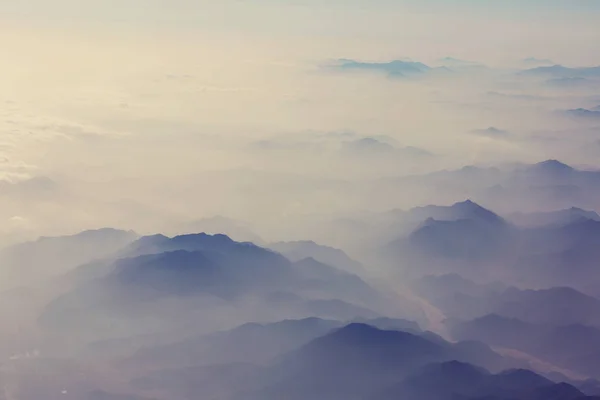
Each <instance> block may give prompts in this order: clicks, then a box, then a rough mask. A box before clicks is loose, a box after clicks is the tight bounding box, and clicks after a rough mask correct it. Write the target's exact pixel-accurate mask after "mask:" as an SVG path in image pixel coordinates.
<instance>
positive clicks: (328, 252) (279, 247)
mask: <svg viewBox="0 0 600 400" xmlns="http://www.w3.org/2000/svg"><path fill="white" fill-rule="evenodd" d="M268 247H269V248H270V249H271V250H273V251H276V252H278V253H281V254H282V255H284V256H285V257H286V258H287V259H289V260H291V261H300V260H302V259H304V258H313V259H315V260H317V261H319V262H321V263H323V264H328V265H331V266H333V267H336V268H338V269H340V270H342V271H346V272H351V273H353V274H359V275H360V274H363V273H364V272H365V270H364V267H363V266H362V265H361V264H360V263H359V262H357V261H355V260H353V259H351V258H350V257H348V255H347V254H346V253H344V252H343V251H342V250H339V249H336V248H333V247H328V246H322V245H319V244H317V243H315V242H313V241H308V240H307V241H297V242H278V243H272V244H270V245H269V246H268Z"/></svg>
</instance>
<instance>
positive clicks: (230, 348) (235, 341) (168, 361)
mask: <svg viewBox="0 0 600 400" xmlns="http://www.w3.org/2000/svg"><path fill="white" fill-rule="evenodd" d="M342 325H343V323H342V322H339V321H333V320H324V319H319V318H306V319H302V320H285V321H280V322H275V323H270V324H258V323H248V324H244V325H242V326H240V327H237V328H234V329H232V330H229V331H224V332H217V333H213V334H209V335H202V336H196V337H193V338H188V339H186V340H183V341H180V342H177V343H174V344H168V345H162V346H154V347H146V348H142V349H141V350H139V351H138V352H137V353H136V354H135V355H134V356H133V357H132V358H131V360H130V361H129V363H135V364H140V365H146V366H147V365H158V366H165V365H177V366H180V367H181V366H194V365H211V364H224V363H248V364H268V363H269V362H271V361H272V360H273V359H274V358H275V357H277V356H279V355H281V354H284V353H287V352H289V351H292V350H294V349H295V348H298V347H300V346H302V345H304V344H306V343H308V342H309V341H311V340H312V339H315V338H317V337H319V336H323V335H325V334H327V333H328V332H329V331H331V330H333V329H335V328H339V327H341V326H342Z"/></svg>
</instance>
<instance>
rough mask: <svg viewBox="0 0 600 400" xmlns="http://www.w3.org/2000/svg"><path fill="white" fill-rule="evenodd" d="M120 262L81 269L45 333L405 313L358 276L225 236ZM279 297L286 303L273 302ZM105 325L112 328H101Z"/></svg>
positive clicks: (50, 312) (142, 252) (114, 333)
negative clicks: (234, 319)
mask: <svg viewBox="0 0 600 400" xmlns="http://www.w3.org/2000/svg"><path fill="white" fill-rule="evenodd" d="M126 255H129V256H128V257H125V256H126ZM121 256H123V257H125V258H120V259H118V260H117V261H114V262H109V263H100V264H97V265H85V266H83V267H81V268H83V270H81V271H78V272H79V276H77V278H78V279H75V280H74V281H75V282H78V283H76V286H75V288H74V289H72V290H70V291H68V292H67V293H64V294H62V295H61V296H59V297H58V298H56V299H54V300H53V301H51V302H50V303H49V304H48V305H47V306H46V307H45V310H44V312H43V313H42V315H41V317H40V322H41V324H42V326H44V327H45V328H46V329H49V330H51V331H56V332H60V331H63V330H64V329H67V327H70V326H73V325H76V326H78V327H81V329H84V330H86V332H87V333H86V334H89V335H90V337H89V338H87V336H86V335H83V334H79V338H81V339H84V338H85V340H86V341H87V340H92V341H95V340H100V339H101V338H100V337H98V335H100V334H101V332H102V331H101V329H109V331H110V332H104V333H103V334H104V335H107V336H108V337H104V339H107V338H115V337H119V335H121V334H122V332H125V331H130V332H133V333H136V334H143V331H144V330H143V325H141V324H139V323H136V321H142V320H147V321H152V325H151V327H152V329H155V330H156V332H162V331H163V330H164V329H175V327H178V326H187V327H190V326H195V327H196V329H200V330H203V331H206V330H210V329H211V328H214V327H218V326H222V324H223V322H221V321H220V319H221V320H226V319H227V318H225V317H224V316H225V315H236V314H238V317H237V318H238V319H237V321H241V322H247V321H248V322H249V321H250V319H244V318H251V316H252V315H253V316H258V315H264V316H265V318H268V317H267V316H268V315H271V317H270V318H273V317H275V318H284V317H288V318H289V317H292V318H302V317H309V316H320V317H326V318H342V319H353V318H356V317H369V318H373V317H379V316H381V315H382V313H384V312H385V313H387V311H388V310H389V311H390V313H394V312H398V310H399V309H401V308H402V307H400V308H399V307H398V306H397V305H394V304H393V301H392V298H390V297H389V296H388V295H385V296H384V295H382V294H381V293H380V292H379V291H378V290H376V289H374V288H373V287H372V286H370V285H369V284H367V283H366V282H365V281H363V280H362V279H361V278H359V277H358V276H356V275H353V274H351V273H348V272H344V271H342V270H339V269H337V268H335V267H331V266H329V265H327V264H323V263H320V262H318V261H316V260H314V259H311V258H308V259H302V260H300V261H297V262H291V261H289V260H288V259H286V258H285V257H283V256H282V255H280V254H278V253H275V252H273V251H271V250H268V249H264V248H261V247H258V246H256V245H254V244H251V243H239V242H235V241H233V240H231V239H230V238H228V237H227V236H224V235H214V236H211V235H206V234H197V235H184V236H176V237H174V238H168V237H166V236H161V235H158V236H150V237H143V238H141V239H139V240H138V241H136V242H134V243H132V244H131V245H130V246H128V247H126V248H125V249H124V250H122V252H121ZM82 276H83V278H82ZM276 293H280V294H283V298H282V296H279V298H278V299H277V300H273V295H275V294H276ZM219 313H221V315H219ZM244 314H247V315H245V316H244ZM392 315H393V314H392ZM240 318H242V319H240ZM105 319H108V320H110V321H111V324H110V325H103V322H102V321H103V320H105ZM190 319H191V320H190ZM202 319H204V320H205V321H204V324H202V323H201V320H202ZM209 321H212V322H209ZM181 329H183V328H181ZM69 334H70V333H69V332H66V333H65V335H64V336H65V338H66V337H67V336H68V335H69ZM73 334H74V333H73Z"/></svg>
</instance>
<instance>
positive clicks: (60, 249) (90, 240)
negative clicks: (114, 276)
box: [0, 228, 138, 282]
mask: <svg viewBox="0 0 600 400" xmlns="http://www.w3.org/2000/svg"><path fill="white" fill-rule="evenodd" d="M137 238H138V236H137V234H136V233H134V232H132V231H122V230H117V229H110V228H105V229H99V230H90V231H85V232H81V233H78V234H76V235H71V236H57V237H42V238H39V239H38V240H36V241H34V242H27V243H23V244H18V245H15V246H11V247H9V248H6V249H4V250H3V251H2V252H1V253H0V263H2V265H3V266H4V267H5V268H6V269H7V270H8V276H7V277H6V279H7V280H8V281H11V280H15V281H16V282H22V281H28V280H35V279H38V280H39V279H44V278H48V277H51V276H56V275H59V274H63V273H65V272H68V271H69V270H72V269H74V268H75V267H77V266H79V265H81V264H85V263H87V262H90V261H92V260H97V259H102V258H105V257H110V256H112V255H113V254H114V253H116V252H117V251H119V250H121V249H122V248H124V247H125V246H127V245H129V244H130V243H132V242H133V241H134V240H136V239H137Z"/></svg>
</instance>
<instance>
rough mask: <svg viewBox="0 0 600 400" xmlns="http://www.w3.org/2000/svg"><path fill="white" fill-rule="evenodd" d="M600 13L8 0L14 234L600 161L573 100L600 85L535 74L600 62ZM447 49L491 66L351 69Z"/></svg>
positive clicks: (137, 224) (563, 8)
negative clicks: (499, 167)
mask: <svg viewBox="0 0 600 400" xmlns="http://www.w3.org/2000/svg"><path fill="white" fill-rule="evenodd" d="M598 18H600V5H599V2H598V1H596V0H579V1H577V0H575V1H560V0H546V1H533V0H531V1H512V0H510V1H485V0H478V1H475V0H444V1H442V0H425V1H415V0H405V1H403V0H400V1H392V0H374V1H365V0H348V1H340V0H332V1H315V0H297V1H276V0H257V1H242V0H235V1H234V0H223V1H219V2H216V1H204V0H201V1H191V0H171V1H166V0H120V1H116V0H115V1H113V0H102V1H101V0H79V1H75V0H55V1H52V2H50V1H48V0H25V1H20V2H14V1H8V0H0V52H1V53H0V54H1V55H2V60H3V61H2V63H1V64H0V105H1V106H0V113H1V115H0V179H1V180H2V184H1V185H0V189H1V193H2V195H1V196H0V197H1V199H0V202H1V203H2V206H3V211H2V212H0V226H5V228H3V231H2V237H3V238H4V239H3V240H4V241H6V242H7V243H8V242H12V241H15V240H21V239H23V238H31V237H36V236H37V235H40V234H56V233H69V232H76V231H77V230H81V229H85V228H93V227H100V226H105V225H112V226H117V225H118V227H130V228H133V229H136V230H140V231H143V232H152V231H157V230H159V229H163V228H165V226H172V225H173V223H172V222H173V221H179V220H182V221H184V220H190V219H194V218H203V217H211V216H215V215H226V216H231V217H235V218H239V219H246V220H249V219H253V220H258V221H263V222H264V221H265V220H266V219H268V218H270V219H272V223H273V224H276V223H277V222H279V221H281V220H282V218H287V217H288V216H289V215H304V214H306V213H314V212H317V211H318V212H333V211H347V212H350V211H352V210H354V209H364V208H369V207H370V204H369V203H368V201H364V199H363V198H362V197H361V199H360V200H358V199H349V198H347V197H344V196H343V195H340V193H339V192H337V191H336V190H334V189H332V188H337V187H342V186H343V185H344V184H348V185H350V184H353V185H361V184H364V182H365V181H368V180H373V179H378V178H381V177H388V176H402V175H409V174H415V173H424V172H428V171H434V170H438V169H444V168H456V167H460V166H462V165H466V164H480V163H485V164H493V163H505V162H536V161H540V160H543V159H546V158H561V159H564V160H565V161H568V162H570V163H575V164H585V165H593V166H597V165H595V160H596V159H597V156H598V155H599V153H600V145H598V143H600V142H597V140H600V138H599V137H597V131H596V130H595V129H596V125H597V124H596V122H594V121H589V120H585V121H580V120H578V121H573V120H570V119H567V118H560V117H558V116H557V113H559V112H560V111H561V110H567V109H574V108H580V107H581V108H593V107H595V106H599V105H600V98H598V96H597V95H596V93H598V91H597V90H595V89H594V87H593V86H590V85H582V86H574V87H568V88H566V89H565V88H557V87H555V86H551V85H549V84H548V82H546V80H544V79H545V78H544V79H542V78H539V79H525V78H524V77H523V76H522V75H520V71H522V70H525V69H528V68H533V67H536V66H538V64H539V63H542V64H544V63H546V64H548V63H550V64H561V65H565V66H568V67H588V66H596V65H600V52H598V51H597V43H599V42H600V41H599V40H600V30H599V29H598V28H597V21H598ZM446 57H452V58H456V59H460V60H468V61H470V62H473V63H480V64H482V65H484V66H485V67H486V68H485V69H468V70H464V69H461V70H460V71H454V74H453V75H452V76H451V77H448V76H444V75H436V74H433V75H432V76H429V75H428V76H427V77H421V78H418V79H417V78H414V79H413V78H410V79H395V78H393V77H390V76H388V75H387V74H386V73H385V71H381V70H379V71H375V72H364V73H363V72H361V71H359V72H344V71H342V70H341V69H340V68H336V67H335V66H336V65H337V64H336V63H337V62H338V61H337V60H340V59H349V60H356V61H359V62H367V63H368V62H370V63H385V62H389V61H393V60H412V61H415V62H422V63H424V64H427V65H429V66H432V67H438V66H441V65H443V64H444V63H445V62H446V63H447V62H448V61H447V60H446V61H443V60H442V59H444V58H446ZM532 57H533V58H536V59H537V61H535V60H530V61H529V63H525V62H523V60H524V59H527V58H532ZM536 63H537V64H536ZM449 68H451V69H452V68H455V69H456V66H455V65H454V66H449ZM459 69H460V68H459ZM594 96H596V97H594ZM490 128H494V129H495V130H494V129H490ZM549 132H550V133H549ZM494 133H495V135H494ZM364 138H376V139H377V140H378V141H379V142H381V143H384V144H387V145H388V147H387V148H388V150H389V148H392V149H393V152H392V153H391V154H392V155H390V153H389V152H388V153H386V154H385V155H381V154H380V153H376V155H366V156H365V155H364V154H363V153H362V151H363V150H361V149H360V148H359V149H358V150H357V149H356V148H354V147H353V146H354V145H353V143H355V142H356V143H359V144H360V143H361V142H359V141H360V140H361V139H364ZM596 145H598V147H599V148H598V149H595V148H594V147H593V146H596ZM383 147H385V146H383ZM383 147H381V146H380V150H381V149H382V148H383ZM411 149H412V150H411ZM415 149H416V150H419V151H420V152H416V151H414V150H415ZM369 151H371V150H369ZM376 151H379V150H376ZM357 152H358V153H357ZM417 153H418V154H417ZM307 193H310V195H307ZM395 203H398V204H402V205H408V204H410V201H408V200H407V199H406V198H398V199H390V201H389V203H385V204H383V203H382V204H381V206H380V207H381V208H386V207H391V206H393V205H394V204H395ZM2 220H4V222H3V223H2V222H1V221H2ZM173 229H175V228H173Z"/></svg>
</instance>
